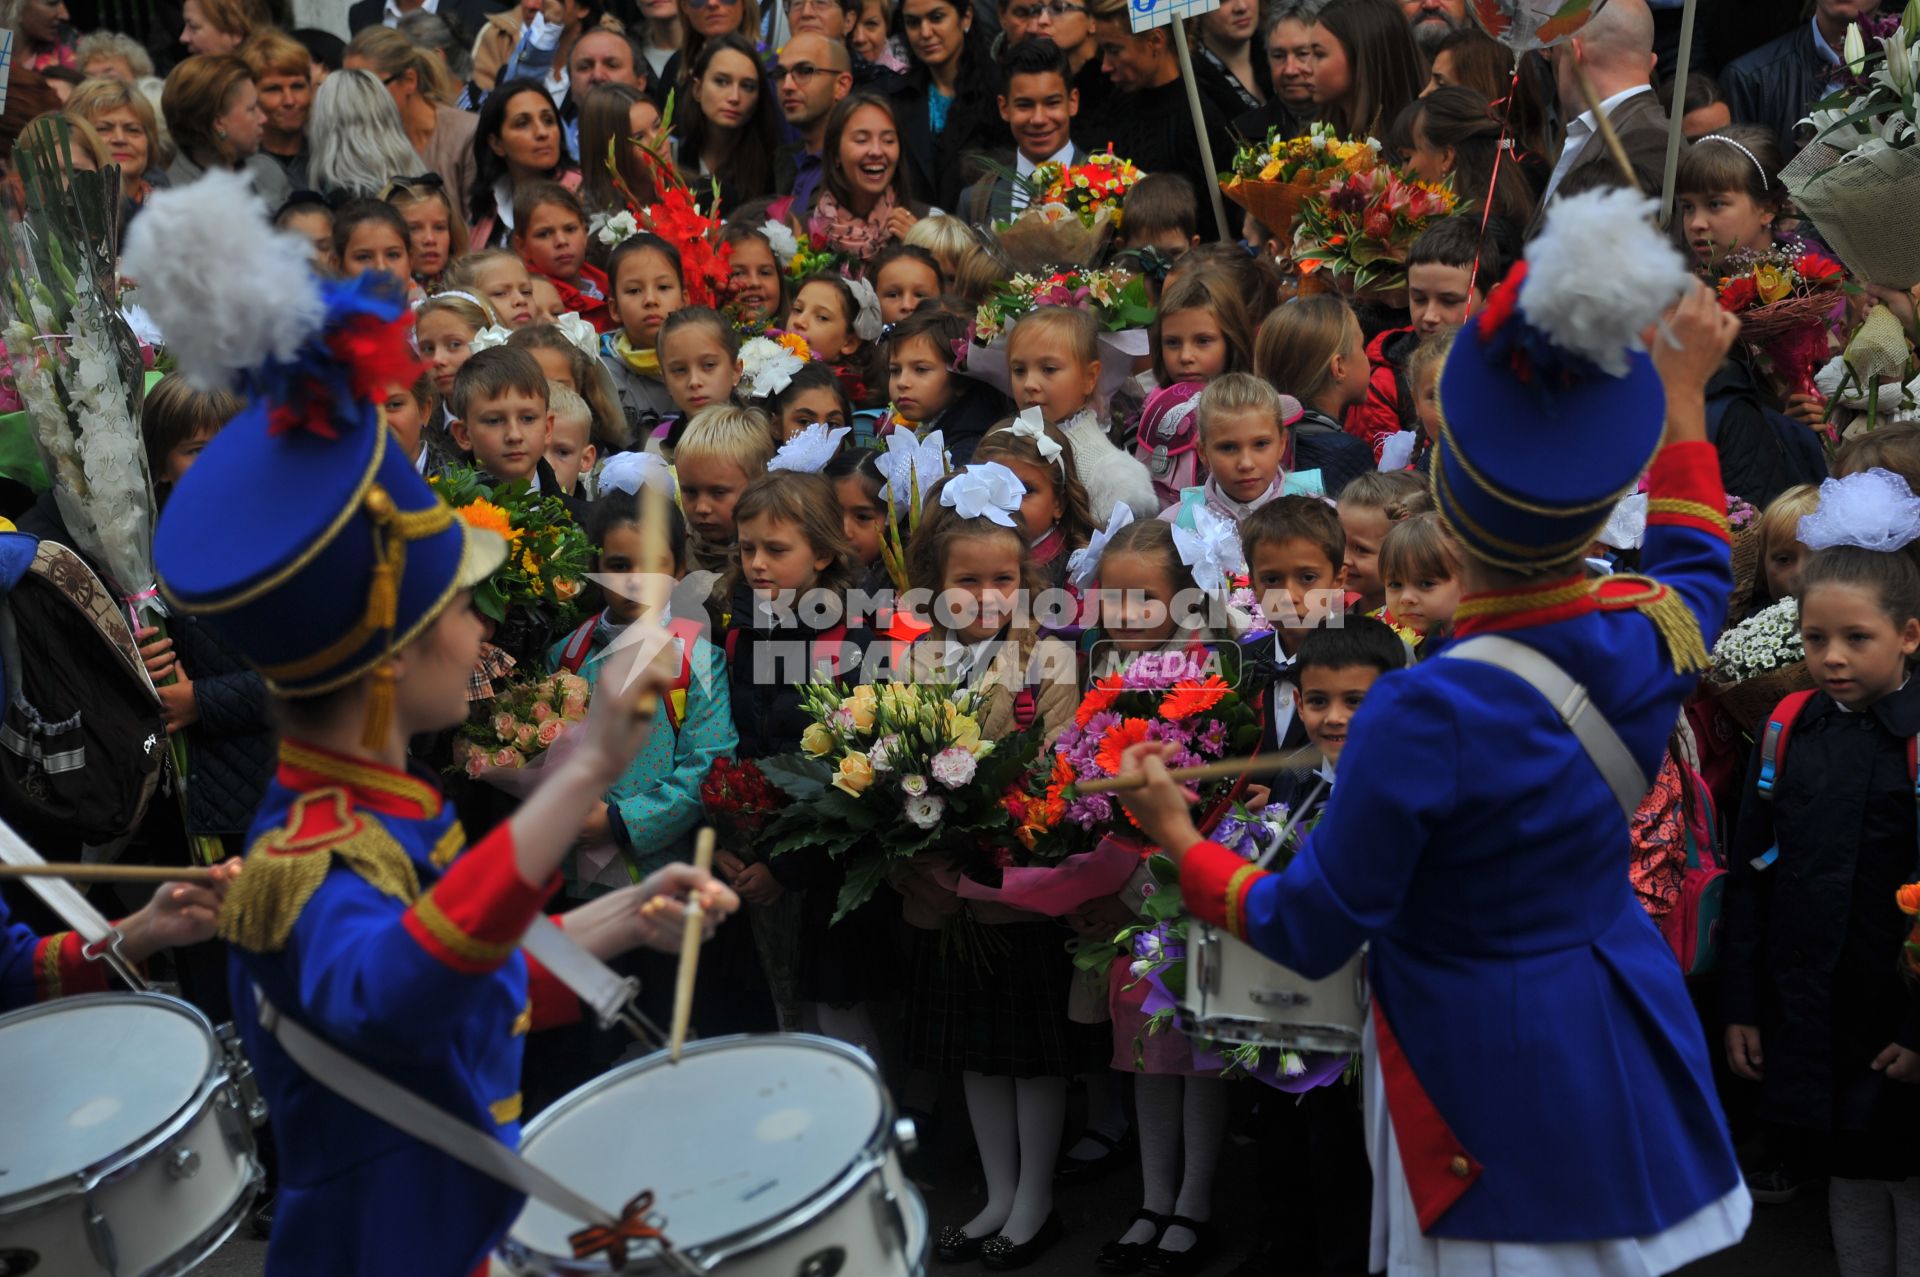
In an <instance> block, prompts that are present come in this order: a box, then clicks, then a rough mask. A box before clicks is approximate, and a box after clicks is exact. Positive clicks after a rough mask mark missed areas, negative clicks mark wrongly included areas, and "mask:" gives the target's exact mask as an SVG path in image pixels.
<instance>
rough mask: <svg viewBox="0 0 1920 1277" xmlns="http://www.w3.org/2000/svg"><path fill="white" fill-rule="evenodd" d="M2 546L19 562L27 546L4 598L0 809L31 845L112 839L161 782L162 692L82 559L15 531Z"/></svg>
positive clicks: (0, 611) (128, 826) (0, 619)
mask: <svg viewBox="0 0 1920 1277" xmlns="http://www.w3.org/2000/svg"><path fill="white" fill-rule="evenodd" d="M0 540H4V542H6V543H7V547H8V549H9V550H10V551H11V553H12V554H13V555H17V556H19V557H20V558H24V557H25V556H24V551H25V548H26V545H34V549H33V552H32V557H31V561H30V562H27V563H26V564H25V565H24V570H21V571H20V572H19V575H18V576H17V578H15V579H14V580H13V582H12V584H11V586H10V587H8V588H6V589H5V594H4V597H3V598H0V681H3V682H4V685H5V688H6V705H5V711H4V716H0V814H3V815H4V817H5V819H6V821H7V823H8V824H11V825H12V826H13V827H14V828H15V829H16V830H17V831H18V832H19V833H20V834H21V836H22V837H24V838H26V839H27V841H28V842H33V843H39V844H42V845H49V844H50V845H54V846H61V845H69V846H70V845H72V843H73V842H74V841H75V840H76V839H77V840H78V841H79V842H82V843H86V844H90V845H94V846H98V845H101V844H104V843H110V842H113V841H114V840H116V839H118V838H121V837H123V836H124V835H126V834H127V833H128V832H129V831H131V830H132V829H133V828H134V826H136V825H138V824H139V823H140V818H141V817H142V816H143V815H144V814H145V812H146V808H147V801H148V799H150V798H151V797H152V796H153V792H154V790H155V788H157V787H158V785H159V783H160V772H161V766H162V762H163V760H164V759H165V757H166V754H167V745H166V741H167V727H166V717H165V711H164V710H163V708H162V706H161V703H160V696H159V694H158V693H157V692H155V691H154V690H153V683H152V682H151V681H150V680H149V679H148V678H147V673H146V666H145V664H144V663H143V662H142V661H141V659H140V652H139V649H138V648H137V647H136V646H135V645H134V642H133V635H132V634H131V632H130V631H129V630H128V628H127V618H126V617H125V616H123V615H122V614H121V612H120V609H119V607H118V605H117V604H116V603H115V601H114V599H113V596H112V594H111V593H109V591H108V590H107V587H106V586H105V585H103V584H102V583H101V581H100V578H99V577H97V576H95V575H94V574H93V571H92V570H91V569H90V568H88V567H87V565H86V563H85V562H84V561H82V559H81V558H80V556H79V555H77V554H75V553H74V552H73V551H72V550H69V549H68V548H67V547H65V546H63V545H59V544H57V543H55V542H52V541H40V542H38V543H37V545H36V544H35V543H34V539H33V538H32V537H29V536H26V535H25V534H23V533H11V534H6V535H5V536H4V537H3V538H0ZM22 542H24V543H25V544H21V543H22ZM14 562H15V563H16V564H17V563H18V562H19V558H15V559H14ZM8 575H11V574H10V573H9V574H8ZM0 584H4V577H0Z"/></svg>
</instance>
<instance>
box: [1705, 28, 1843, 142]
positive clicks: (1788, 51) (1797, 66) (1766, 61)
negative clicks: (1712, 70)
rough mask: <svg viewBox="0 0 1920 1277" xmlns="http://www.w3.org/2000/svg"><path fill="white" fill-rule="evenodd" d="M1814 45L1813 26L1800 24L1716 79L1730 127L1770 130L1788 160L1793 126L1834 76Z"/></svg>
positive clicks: (1738, 59) (1740, 60) (1758, 49)
mask: <svg viewBox="0 0 1920 1277" xmlns="http://www.w3.org/2000/svg"><path fill="white" fill-rule="evenodd" d="M1814 39H1815V37H1814V34H1813V25H1812V24H1811V23H1807V22H1802V23H1799V24H1797V25H1796V26H1795V27H1794V28H1793V30H1791V31H1789V32H1787V33H1786V34H1785V35H1783V36H1781V37H1780V38H1779V39H1777V40H1769V41H1767V43H1765V44H1763V45H1761V46H1760V47H1759V48H1757V49H1755V50H1753V51H1752V52H1751V53H1747V54H1743V55H1742V56H1740V57H1737V58H1735V59H1734V60H1733V61H1732V62H1729V63H1728V64H1727V67H1726V69H1725V70H1724V71H1722V72H1721V73H1720V87H1721V89H1722V90H1724V91H1725V93H1726V95H1727V109H1728V110H1730V111H1731V112H1733V118H1734V122H1735V123H1737V124H1758V125H1760V126H1761V127H1762V128H1769V129H1772V130H1773V131H1774V133H1775V134H1776V135H1777V136H1778V137H1779V139H1780V151H1781V153H1782V154H1783V155H1786V156H1788V157H1791V156H1792V155H1793V153H1794V151H1795V150H1797V149H1798V147H1797V145H1796V141H1795V126H1796V125H1798V124H1799V123H1800V120H1801V118H1802V117H1803V116H1805V115H1806V113H1807V108H1808V107H1810V106H1812V105H1813V104H1814V103H1815V102H1818V101H1819V100H1820V99H1821V98H1822V97H1823V96H1825V94H1826V92H1827V84H1826V77H1827V73H1828V72H1829V71H1830V70H1832V67H1831V66H1830V65H1829V64H1828V62H1827V60H1826V59H1825V58H1823V57H1821V56H1820V50H1819V49H1817V48H1815V47H1814Z"/></svg>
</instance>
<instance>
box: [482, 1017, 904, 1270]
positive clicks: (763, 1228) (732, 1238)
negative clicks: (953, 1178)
mask: <svg viewBox="0 0 1920 1277" xmlns="http://www.w3.org/2000/svg"><path fill="white" fill-rule="evenodd" d="M744 1043H777V1044H781V1045H800V1046H805V1047H808V1048H810V1049H815V1050H819V1051H821V1052H823V1053H825V1054H830V1055H838V1056H840V1057H841V1058H842V1059H844V1060H846V1061H847V1062H848V1063H852V1064H857V1065H859V1066H860V1067H861V1069H862V1070H863V1071H865V1072H866V1074H867V1075H868V1076H870V1077H871V1078H872V1079H873V1080H874V1082H875V1084H876V1089H877V1090H878V1091H879V1093H880V1116H879V1118H878V1119H877V1120H876V1122H875V1123H874V1129H873V1130H872V1131H871V1132H870V1133H869V1134H868V1136H867V1139H866V1142H865V1143H864V1144H863V1145H862V1146H861V1149H860V1152H859V1153H858V1154H856V1155H855V1157H854V1158H853V1160H852V1161H850V1162H848V1164H847V1166H846V1167H845V1169H843V1170H842V1171H841V1172H840V1173H839V1174H838V1175H836V1176H835V1177H834V1178H833V1179H831V1180H829V1181H827V1182H826V1184H824V1185H823V1186H822V1187H821V1188H819V1189H817V1190H816V1191H814V1192H813V1193H810V1194H809V1195H808V1196H807V1197H806V1198H805V1199H804V1200H802V1201H801V1202H799V1203H798V1204H797V1205H796V1206H794V1208H793V1209H792V1210H791V1211H789V1212H787V1213H786V1214H785V1215H782V1216H781V1217H780V1218H779V1219H777V1220H767V1221H763V1222H761V1223H758V1224H754V1225H751V1226H749V1227H746V1228H742V1229H739V1230H737V1231H735V1232H731V1233H724V1234H722V1235H720V1236H718V1237H715V1238H713V1239H711V1240H710V1241H707V1242H705V1243H703V1244H701V1245H699V1246H697V1247H694V1246H689V1247H683V1248H680V1253H681V1254H683V1255H685V1256H686V1257H687V1258H689V1259H691V1260H693V1261H694V1262H695V1263H697V1264H699V1265H700V1266H701V1267H702V1268H706V1269H711V1268H713V1267H716V1266H718V1265H720V1264H724V1263H727V1262H729V1261H731V1260H734V1259H738V1258H740V1257H741V1256H743V1255H749V1254H752V1253H753V1252H754V1251H756V1250H760V1249H763V1248H764V1247H766V1246H769V1245H771V1244H772V1243H774V1242H776V1241H778V1240H779V1239H781V1238H782V1237H786V1236H788V1235H790V1234H791V1233H792V1232H793V1231H794V1230H795V1228H796V1227H804V1226H805V1225H806V1224H809V1223H811V1222H812V1221H813V1220H815V1219H818V1218H819V1217H820V1216H821V1215H822V1214H824V1213H825V1212H826V1211H827V1210H829V1209H831V1208H832V1207H834V1206H837V1205H839V1204H840V1203H841V1202H842V1201H844V1200H846V1198H847V1197H848V1195H849V1194H851V1193H852V1192H853V1191H854V1190H855V1189H856V1188H858V1187H859V1186H860V1185H861V1184H863V1183H865V1182H866V1181H867V1180H868V1179H869V1178H871V1177H872V1176H873V1175H874V1173H875V1172H876V1171H878V1170H879V1169H880V1168H882V1167H884V1166H885V1165H886V1161H887V1157H886V1154H887V1136H888V1133H889V1132H891V1131H893V1130H894V1126H895V1117H894V1108H893V1096H892V1095H891V1094H889V1093H888V1091H887V1088H886V1084H885V1082H884V1081H883V1080H882V1079H881V1077H880V1070H879V1068H878V1066H876V1065H875V1064H874V1062H873V1060H872V1059H871V1058H870V1057H869V1056H868V1055H867V1053H866V1052H865V1051H862V1050H860V1049H859V1048H858V1047H855V1046H850V1045H849V1044H847V1043H845V1042H841V1041H838V1040H837V1039H834V1038H828V1037H821V1036H820V1035H818V1034H813V1033H733V1034H728V1035H727V1036H725V1037H718V1038H702V1039H701V1040H699V1041H698V1042H689V1043H687V1045H686V1048H685V1049H684V1050H683V1051H681V1053H680V1054H681V1058H682V1059H683V1060H684V1059H685V1058H686V1057H688V1056H691V1055H696V1054H702V1053H708V1052H713V1051H719V1050H725V1049H730V1048H734V1047H738V1046H740V1045H742V1044H744ZM666 1054H667V1053H666V1052H665V1051H655V1052H654V1053H653V1054H652V1055H645V1056H642V1057H640V1058H639V1059H637V1060H630V1061H628V1062H627V1063H626V1064H623V1065H621V1066H620V1067H619V1068H617V1069H612V1070H609V1071H608V1072H606V1073H603V1074H601V1075H600V1076H599V1077H597V1078H595V1079H593V1080H592V1081H591V1082H587V1083H584V1084H582V1085H581V1086H579V1087H576V1088H575V1089H574V1090H572V1091H570V1092H568V1093H567V1094H566V1095H564V1096H562V1097H561V1098H560V1099H558V1100H556V1101H554V1102H553V1103H552V1104H551V1105H549V1106H548V1107H547V1108H545V1109H542V1110H541V1112H540V1114H539V1116H537V1117H535V1118H534V1119H533V1120H532V1121H531V1122H528V1123H527V1124H526V1126H525V1127H523V1128H522V1129H521V1132H520V1147H521V1151H522V1153H523V1154H524V1152H525V1150H526V1146H527V1141H529V1140H530V1139H532V1138H533V1137H534V1136H536V1135H538V1134H539V1133H540V1132H541V1131H542V1130H545V1129H546V1127H547V1125H548V1124H550V1121H557V1120H559V1117H560V1114H562V1113H563V1112H567V1111H570V1110H571V1109H572V1108H574V1107H577V1103H576V1101H577V1100H578V1098H579V1097H581V1096H582V1095H583V1094H585V1093H587V1092H588V1091H590V1090H598V1089H601V1088H604V1087H605V1086H607V1085H609V1084H610V1083H611V1082H612V1080H613V1079H614V1078H617V1077H623V1076H625V1075H626V1074H628V1073H637V1072H641V1071H643V1070H645V1069H647V1068H649V1067H652V1068H657V1067H660V1066H661V1065H662V1064H663V1063H664V1064H667V1065H668V1067H673V1066H672V1065H671V1064H670V1063H668V1062H667V1061H666V1059H665V1057H666ZM908 1188H909V1189H911V1188H912V1185H911V1183H909V1184H908ZM913 1196H916V1197H917V1196H918V1194H917V1193H914V1194H913ZM925 1207H926V1203H925V1202H922V1203H921V1208H922V1209H923V1210H924V1209H925ZM514 1222H515V1223H518V1222H519V1220H518V1219H517V1218H516V1219H515V1221H514ZM931 1233H932V1225H931V1215H929V1224H928V1235H929V1237H930V1236H931ZM497 1249H498V1250H499V1251H500V1252H501V1253H502V1254H506V1255H509V1256H510V1257H511V1258H512V1259H515V1260H523V1261H524V1260H539V1261H542V1262H543V1263H545V1264H546V1265H547V1268H546V1271H548V1272H552V1273H596V1274H597V1273H607V1272H611V1271H612V1270H611V1269H610V1268H608V1267H607V1266H606V1265H605V1264H604V1263H603V1262H601V1261H599V1260H595V1261H593V1263H592V1264H590V1265H581V1266H566V1267H562V1266H556V1265H577V1264H578V1261H575V1260H573V1258H572V1257H571V1256H569V1255H560V1254H556V1253H554V1252H552V1251H545V1250H540V1249H538V1248H536V1247H534V1246H531V1245H529V1244H528V1243H526V1242H523V1241H521V1240H519V1239H518V1238H516V1237H515V1236H514V1235H513V1230H512V1228H511V1226H509V1228H508V1230H507V1232H506V1234H505V1235H504V1236H503V1237H502V1238H501V1239H500V1242H499V1244H498V1247H497Z"/></svg>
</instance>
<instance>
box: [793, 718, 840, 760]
mask: <svg viewBox="0 0 1920 1277" xmlns="http://www.w3.org/2000/svg"><path fill="white" fill-rule="evenodd" d="M800 749H801V752H802V753H804V754H806V755H807V757H809V758H825V757H826V756H827V755H828V754H831V753H832V752H833V733H832V732H830V731H828V730H827V729H826V728H825V727H822V726H821V725H820V724H819V723H813V724H810V725H809V726H808V727H807V730H806V731H804V732H801V733H800Z"/></svg>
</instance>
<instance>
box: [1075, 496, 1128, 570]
mask: <svg viewBox="0 0 1920 1277" xmlns="http://www.w3.org/2000/svg"><path fill="white" fill-rule="evenodd" d="M1132 522H1133V509H1132V507H1130V506H1129V505H1127V503H1126V502H1124V501H1116V502H1114V503H1113V513H1112V514H1111V515H1109V516H1107V526H1106V527H1104V528H1102V529H1100V530H1099V531H1098V532H1096V533H1094V534H1093V536H1092V537H1091V538H1090V539H1089V540H1088V541H1087V548H1086V549H1084V550H1075V551H1074V552H1073V553H1072V554H1069V555H1068V556H1067V580H1068V581H1069V582H1070V583H1072V584H1074V585H1077V586H1079V587H1080V588H1081V589H1083V590H1084V589H1086V588H1087V587H1088V586H1089V585H1092V584H1093V579H1094V576H1095V575H1096V574H1097V573H1098V572H1099V571H1100V556H1101V555H1103V554H1105V553H1106V552H1107V542H1109V541H1111V540H1113V538H1114V536H1115V535H1116V534H1117V533H1118V532H1119V531H1120V529H1121V528H1124V527H1126V526H1127V525H1128V524H1129V523H1132Z"/></svg>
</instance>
